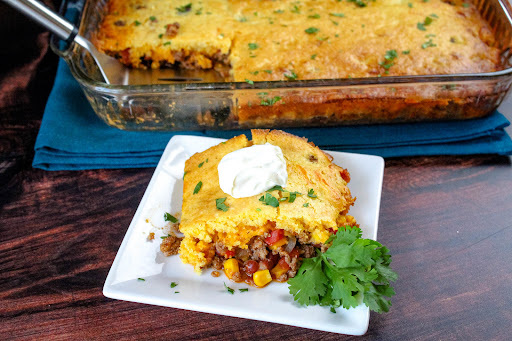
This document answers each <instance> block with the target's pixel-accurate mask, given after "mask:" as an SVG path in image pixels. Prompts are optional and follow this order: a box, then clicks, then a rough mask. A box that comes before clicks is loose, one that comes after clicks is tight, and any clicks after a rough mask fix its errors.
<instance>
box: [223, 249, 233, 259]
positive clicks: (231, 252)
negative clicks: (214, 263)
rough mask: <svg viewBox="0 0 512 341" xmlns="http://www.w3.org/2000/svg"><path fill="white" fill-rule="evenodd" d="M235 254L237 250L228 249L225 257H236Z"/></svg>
mask: <svg viewBox="0 0 512 341" xmlns="http://www.w3.org/2000/svg"><path fill="white" fill-rule="evenodd" d="M234 256H235V251H234V250H226V252H224V257H226V258H231V257H234Z"/></svg>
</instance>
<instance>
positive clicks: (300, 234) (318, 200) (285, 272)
mask: <svg viewBox="0 0 512 341" xmlns="http://www.w3.org/2000/svg"><path fill="white" fill-rule="evenodd" d="M252 138H253V139H252V141H249V140H248V139H247V138H246V136H245V135H240V136H237V137H234V138H232V139H230V140H228V141H226V142H224V143H221V144H219V145H216V146H214V147H211V148H210V149H208V150H206V151H204V152H201V153H197V154H195V155H193V156H192V157H191V158H190V159H188V160H187V161H186V163H185V176H184V186H183V206H182V218H181V223H180V231H181V232H182V233H183V234H184V238H183V240H182V242H181V245H180V249H179V253H180V257H181V259H182V261H183V262H184V263H187V264H191V265H193V266H194V269H195V270H196V271H197V272H201V270H202V269H204V268H207V267H210V266H212V267H214V268H215V269H222V268H223V267H224V269H225V272H226V274H227V275H228V277H230V278H231V279H233V280H235V281H241V280H245V281H248V282H251V281H252V280H253V279H252V274H253V273H255V272H256V271H263V270H270V272H269V273H271V274H272V278H273V279H275V280H278V281H285V280H287V279H288V278H289V277H293V276H294V275H295V273H296V271H297V269H298V267H299V265H300V264H299V259H300V258H301V257H312V256H314V255H315V252H314V247H313V245H315V246H322V244H323V243H324V242H325V241H326V240H327V239H328V238H329V236H331V235H332V234H333V233H335V231H337V230H338V227H343V226H347V225H350V226H357V224H356V221H355V219H354V218H353V217H352V216H350V215H347V213H348V210H349V208H350V206H351V205H353V203H354V200H355V198H353V197H352V196H351V194H350V190H349V189H348V187H347V183H348V182H349V181H350V175H349V173H348V171H347V170H345V169H343V168H341V167H339V166H337V165H335V164H333V163H332V162H331V160H332V158H331V157H330V156H329V155H328V154H326V153H324V152H322V151H321V150H320V149H319V148H318V147H315V146H314V145H313V144H312V143H308V142H307V140H306V139H303V138H299V137H296V136H293V135H290V134H287V133H285V132H282V131H276V130H273V131H270V132H269V131H268V130H252ZM265 143H269V144H271V145H274V146H278V147H280V148H281V150H282V153H283V155H284V158H285V160H286V170H287V172H288V180H287V184H286V186H284V187H281V188H273V189H269V190H268V191H266V192H264V193H259V194H257V195H254V196H250V197H244V198H238V199H235V198H233V197H231V196H230V195H228V194H226V193H224V192H223V191H222V189H221V188H220V185H219V174H218V170H217V167H218V164H219V162H220V161H221V159H222V158H223V157H224V156H225V155H227V154H229V153H231V152H233V151H237V150H240V149H241V148H245V147H249V146H251V145H253V144H254V145H262V144H265ZM269 198H272V200H274V202H273V203H272V202H270V201H269V200H268V199H269ZM234 269H235V270H236V271H235V270H234ZM241 269H243V270H241ZM255 281H256V279H255ZM256 284H257V285H258V283H257V282H256Z"/></svg>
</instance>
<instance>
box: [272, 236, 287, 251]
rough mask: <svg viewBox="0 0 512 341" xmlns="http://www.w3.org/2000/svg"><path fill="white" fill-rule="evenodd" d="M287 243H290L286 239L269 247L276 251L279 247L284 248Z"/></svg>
mask: <svg viewBox="0 0 512 341" xmlns="http://www.w3.org/2000/svg"><path fill="white" fill-rule="evenodd" d="M287 243H288V240H287V239H286V238H281V239H279V240H278V241H277V242H275V243H274V244H272V245H270V246H269V247H270V249H271V250H275V249H277V248H278V247H280V246H283V245H284V244H287Z"/></svg>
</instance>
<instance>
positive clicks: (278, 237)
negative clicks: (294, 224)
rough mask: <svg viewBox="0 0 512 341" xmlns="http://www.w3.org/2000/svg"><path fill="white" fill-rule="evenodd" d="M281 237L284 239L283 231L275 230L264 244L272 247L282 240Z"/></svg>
mask: <svg viewBox="0 0 512 341" xmlns="http://www.w3.org/2000/svg"><path fill="white" fill-rule="evenodd" d="M283 237H284V230H282V229H277V230H274V231H272V232H270V237H267V238H265V242H266V243H267V244H268V245H272V244H274V243H276V242H278V241H279V240H281V239H283Z"/></svg>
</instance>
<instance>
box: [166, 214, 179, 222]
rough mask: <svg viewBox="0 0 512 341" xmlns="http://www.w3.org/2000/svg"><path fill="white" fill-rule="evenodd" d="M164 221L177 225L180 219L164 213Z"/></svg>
mask: <svg viewBox="0 0 512 341" xmlns="http://www.w3.org/2000/svg"><path fill="white" fill-rule="evenodd" d="M164 220H165V221H170V222H171V223H177V222H178V219H176V217H175V216H173V215H172V214H170V213H167V212H165V213H164Z"/></svg>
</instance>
